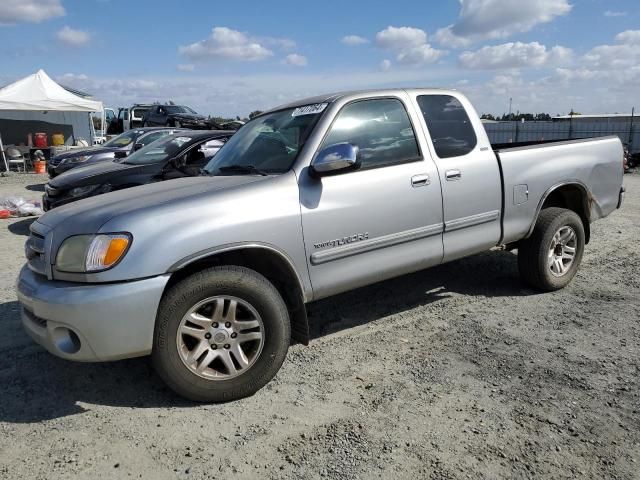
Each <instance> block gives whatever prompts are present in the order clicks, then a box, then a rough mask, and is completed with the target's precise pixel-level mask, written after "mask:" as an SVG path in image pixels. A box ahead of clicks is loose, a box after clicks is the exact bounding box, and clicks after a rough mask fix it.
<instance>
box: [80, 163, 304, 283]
mask: <svg viewBox="0 0 640 480" xmlns="http://www.w3.org/2000/svg"><path fill="white" fill-rule="evenodd" d="M132 201H135V199H132ZM100 232H105V233H106V232H130V233H131V234H132V235H133V242H132V244H131V247H130V249H129V251H128V252H127V254H126V256H125V257H124V259H123V260H122V261H121V262H120V264H118V265H117V266H115V267H114V268H112V269H111V270H107V271H105V272H102V273H96V274H91V276H92V277H94V278H93V281H99V282H111V281H121V280H131V279H136V278H144V277H150V276H155V275H161V274H164V273H166V272H168V271H170V270H171V269H172V267H173V266H175V265H176V264H178V265H179V264H181V263H184V261H185V260H186V259H188V258H193V257H197V256H198V255H199V254H208V252H213V251H218V250H220V251H222V250H228V249H233V248H242V247H243V246H248V245H263V246H265V247H267V248H270V249H272V250H276V251H277V252H279V253H280V254H281V255H283V256H284V257H285V258H286V259H287V260H288V261H289V262H290V263H291V264H292V265H293V267H294V268H295V270H296V272H297V274H298V277H299V279H300V281H301V282H302V283H303V285H302V288H303V291H304V292H305V294H308V293H309V292H310V291H311V289H310V284H309V280H308V273H307V264H306V258H305V253H304V243H303V239H302V227H301V223H300V205H299V201H298V186H297V181H296V176H295V174H294V173H293V172H288V173H286V174H283V175H279V176H274V177H268V178H264V179H260V180H258V181H255V182H252V183H249V184H245V185H239V186H236V187H232V188H229V189H225V190H220V191H217V192H204V193H202V194H199V195H197V196H192V197H188V198H186V199H181V200H176V201H172V202H167V203H165V204H162V205H158V206H156V207H153V208H151V209H139V210H133V211H132V212H129V213H126V214H123V215H120V216H117V217H114V218H112V219H111V220H109V221H107V222H106V223H105V224H104V225H103V226H102V227H101V228H100Z"/></svg>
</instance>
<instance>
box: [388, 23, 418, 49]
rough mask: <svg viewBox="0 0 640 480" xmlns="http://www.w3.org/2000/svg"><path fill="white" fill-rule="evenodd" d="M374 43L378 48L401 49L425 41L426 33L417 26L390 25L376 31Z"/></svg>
mask: <svg viewBox="0 0 640 480" xmlns="http://www.w3.org/2000/svg"><path fill="white" fill-rule="evenodd" d="M376 43H377V44H378V46H379V47H380V48H386V49H388V50H402V49H404V48H409V47H417V46H418V45H422V44H425V43H427V34H426V32H425V31H424V30H421V29H419V28H413V27H392V26H390V27H387V28H385V29H384V30H382V31H380V32H378V33H376Z"/></svg>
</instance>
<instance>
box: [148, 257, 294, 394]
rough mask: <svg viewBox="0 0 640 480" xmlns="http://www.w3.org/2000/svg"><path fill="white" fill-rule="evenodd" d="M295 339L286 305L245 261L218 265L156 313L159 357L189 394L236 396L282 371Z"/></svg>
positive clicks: (162, 368)
mask: <svg viewBox="0 0 640 480" xmlns="http://www.w3.org/2000/svg"><path fill="white" fill-rule="evenodd" d="M289 339H290V324H289V315H288V312H287V308H286V305H285V304H284V301H283V300H282V297H281V296H280V294H279V293H278V291H277V290H276V288H275V287H274V286H273V285H272V284H271V283H270V282H269V281H268V280H267V279H266V278H264V277H263V276H262V275H260V274H258V273H257V272H255V271H253V270H249V269H247V268H244V267H234V266H229V267H215V268H210V269H207V270H203V271H201V272H198V273H196V274H194V275H192V276H190V277H188V278H186V279H184V280H182V281H180V282H179V283H177V284H175V285H174V286H173V287H171V289H170V290H169V291H168V292H167V294H166V295H165V297H164V298H163V300H162V302H161V304H160V309H159V312H158V318H157V320H156V328H155V334H154V344H153V352H152V360H153V363H154V366H155V368H156V370H157V372H158V374H159V375H160V376H161V377H162V379H163V380H164V381H165V382H166V383H167V385H168V386H169V387H170V388H171V389H173V390H174V391H175V392H177V393H178V394H179V395H182V396H183V397H186V398H189V399H191V400H195V401H201V402H220V401H229V400H236V399H239V398H243V397H246V396H249V395H252V394H253V393H255V392H256V391H258V390H259V389H260V388H262V387H263V386H264V385H265V384H266V383H267V382H269V380H271V379H272V378H273V377H274V376H275V374H276V373H277V372H278V370H279V369H280V366H281V365H282V362H283V361H284V359H285V357H286V354H287V350H288V348H289Z"/></svg>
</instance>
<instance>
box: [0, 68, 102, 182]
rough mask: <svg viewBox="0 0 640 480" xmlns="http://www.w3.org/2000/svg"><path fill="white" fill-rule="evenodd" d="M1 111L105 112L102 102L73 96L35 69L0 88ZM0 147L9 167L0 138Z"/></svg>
mask: <svg viewBox="0 0 640 480" xmlns="http://www.w3.org/2000/svg"><path fill="white" fill-rule="evenodd" d="M0 110H12V111H42V112H50V111H53V112H87V113H91V112H100V113H101V115H104V109H103V105H102V102H99V101H96V100H90V99H87V98H83V97H80V96H78V95H74V94H73V93H71V92H69V91H67V90H65V89H64V88H63V87H61V86H60V85H58V84H57V83H56V82H54V81H53V80H51V78H50V77H49V75H47V74H46V73H45V71H44V70H38V72H36V73H34V74H33V75H29V76H28V77H25V78H23V79H22V80H18V81H17V82H14V83H12V84H11V85H7V86H6V87H4V88H2V89H0ZM103 123H104V120H103ZM0 150H1V151H2V157H3V158H4V163H5V168H7V170H8V166H7V160H6V158H5V157H4V146H3V145H2V138H1V137H0Z"/></svg>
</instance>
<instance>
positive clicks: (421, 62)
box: [0, 0, 640, 116]
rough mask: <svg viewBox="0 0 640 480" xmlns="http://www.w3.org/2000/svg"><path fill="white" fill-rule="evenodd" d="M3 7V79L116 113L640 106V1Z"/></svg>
mask: <svg viewBox="0 0 640 480" xmlns="http://www.w3.org/2000/svg"><path fill="white" fill-rule="evenodd" d="M265 3H266V2H260V1H252V0H244V1H243V2H212V1H204V0H200V1H197V0H182V1H181V2H154V1H150V0H135V1H131V0H129V1H126V0H81V1H80V0H2V2H0V45H1V46H0V57H1V58H2V60H3V62H2V65H3V70H2V73H0V81H2V83H7V82H9V81H12V80H15V79H17V78H20V77H22V76H25V75H27V74H30V73H33V72H35V71H36V70H38V69H39V68H43V69H44V70H45V71H47V73H49V75H50V76H52V77H53V78H54V79H56V80H58V81H60V82H61V83H63V84H67V85H70V86H73V87H76V88H79V89H83V90H86V91H88V92H90V93H92V94H93V95H94V96H95V97H96V98H98V99H101V100H103V101H104V102H105V103H106V104H108V105H111V106H121V105H127V104H131V103H133V102H136V101H154V100H159V101H166V100H173V101H175V102H180V103H185V104H188V105H190V106H192V107H194V108H196V109H197V110H199V111H201V112H202V113H207V114H216V115H218V114H219V115H242V116H244V115H246V114H247V113H248V112H249V111H251V110H254V109H264V108H268V107H272V106H275V105H277V104H280V103H283V102H286V101H288V100H290V99H293V98H298V97H301V96H307V95H314V94H317V93H322V92H326V91H333V90H344V89H356V88H370V87H389V86H443V87H453V88H458V89H460V90H462V91H463V92H465V93H467V94H468V95H469V96H470V97H471V99H472V100H473V101H474V102H475V104H476V106H477V108H478V110H479V111H480V112H490V113H494V114H495V113H499V114H501V113H503V112H504V111H505V110H506V109H507V108H508V101H509V98H510V97H513V99H514V100H513V101H514V110H520V111H534V112H543V111H545V112H549V113H552V114H555V113H566V112H567V111H568V110H570V109H571V108H574V109H575V110H577V111H582V112H585V113H586V112H604V111H607V112H615V111H628V110H630V109H631V107H632V106H633V105H634V103H637V105H636V106H638V107H640V95H639V94H640V87H638V81H637V79H638V78H640V76H639V75H638V74H639V73H640V5H639V4H638V1H637V0H439V1H427V0H422V1H417V0H395V1H394V2H389V1H388V0H387V1H377V0H373V1H372V0H369V1H344V0H342V1H340V2H338V1H333V0H329V1H324V2H322V3H320V2H317V3H315V2H314V3H311V2H299V1H297V2H293V1H288V0H286V1H279V2H270V3H271V4H269V5H268V6H265Z"/></svg>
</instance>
